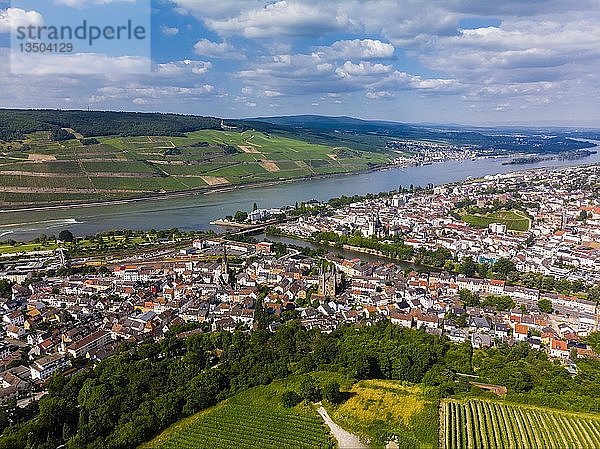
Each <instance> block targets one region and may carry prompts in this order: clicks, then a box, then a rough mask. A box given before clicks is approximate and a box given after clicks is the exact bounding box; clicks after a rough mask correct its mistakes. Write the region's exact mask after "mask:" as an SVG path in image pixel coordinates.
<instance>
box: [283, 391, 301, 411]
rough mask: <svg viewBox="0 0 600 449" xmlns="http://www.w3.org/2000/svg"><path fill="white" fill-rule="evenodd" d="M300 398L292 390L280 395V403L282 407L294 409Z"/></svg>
mask: <svg viewBox="0 0 600 449" xmlns="http://www.w3.org/2000/svg"><path fill="white" fill-rule="evenodd" d="M301 400H302V398H301V397H300V395H299V394H298V393H296V392H295V391H293V390H287V391H284V392H283V394H282V395H281V402H282V404H283V406H284V407H294V406H295V405H298V404H299V403H300V401H301Z"/></svg>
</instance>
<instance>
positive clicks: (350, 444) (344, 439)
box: [317, 407, 368, 449]
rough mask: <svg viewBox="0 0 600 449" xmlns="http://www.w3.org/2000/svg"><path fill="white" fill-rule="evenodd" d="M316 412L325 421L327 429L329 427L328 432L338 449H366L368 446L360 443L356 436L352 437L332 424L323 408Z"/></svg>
mask: <svg viewBox="0 0 600 449" xmlns="http://www.w3.org/2000/svg"><path fill="white" fill-rule="evenodd" d="M317 411H318V412H319V415H321V417H322V418H323V421H325V424H327V427H329V430H330V431H331V433H332V434H333V436H334V437H335V439H336V440H337V442H338V448H339V449H367V448H368V446H365V445H364V444H363V443H361V442H360V440H359V439H358V437H357V436H356V435H353V434H351V433H350V432H347V431H345V430H344V429H342V428H341V427H340V426H338V425H337V424H336V423H334V422H333V420H332V419H331V418H330V417H329V414H328V413H327V410H325V409H324V408H323V407H319V410H317Z"/></svg>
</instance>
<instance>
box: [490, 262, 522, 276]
mask: <svg viewBox="0 0 600 449" xmlns="http://www.w3.org/2000/svg"><path fill="white" fill-rule="evenodd" d="M516 269H517V268H516V266H515V264H514V262H513V261H511V260H509V259H506V258H504V257H503V258H501V259H498V261H496V263H495V264H494V265H493V266H492V270H493V271H494V272H495V273H498V274H500V275H501V276H502V277H503V278H504V279H506V277H507V276H508V275H509V274H510V273H512V272H513V271H516Z"/></svg>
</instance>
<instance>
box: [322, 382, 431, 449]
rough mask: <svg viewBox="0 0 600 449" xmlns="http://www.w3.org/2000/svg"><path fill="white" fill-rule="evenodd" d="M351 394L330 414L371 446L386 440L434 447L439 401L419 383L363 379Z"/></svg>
mask: <svg viewBox="0 0 600 449" xmlns="http://www.w3.org/2000/svg"><path fill="white" fill-rule="evenodd" d="M349 393H350V397H349V399H348V400H347V401H345V402H344V403H342V404H341V405H340V406H338V407H337V408H334V409H333V410H332V412H331V413H330V414H331V417H332V418H333V419H334V420H335V421H336V423H338V424H339V425H341V426H342V427H344V428H345V429H346V430H349V431H351V432H353V433H355V434H357V435H360V436H362V438H363V439H365V440H368V441H370V442H371V445H372V446H373V447H384V445H385V443H386V442H387V440H388V439H390V438H392V439H395V440H397V442H398V445H399V446H400V447H401V448H423V449H425V448H429V449H433V448H437V446H438V431H437V429H438V425H437V420H438V401H437V399H435V395H433V394H431V391H429V390H427V389H425V387H421V386H419V385H412V384H405V383H402V382H398V381H389V380H363V381H360V382H358V383H357V384H355V385H354V386H352V388H351V389H350V391H349Z"/></svg>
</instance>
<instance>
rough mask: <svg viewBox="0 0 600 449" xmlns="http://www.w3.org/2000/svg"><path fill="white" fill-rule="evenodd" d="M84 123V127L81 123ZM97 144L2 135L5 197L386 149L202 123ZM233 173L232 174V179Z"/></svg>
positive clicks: (154, 182) (305, 170)
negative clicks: (173, 132)
mask: <svg viewBox="0 0 600 449" xmlns="http://www.w3.org/2000/svg"><path fill="white" fill-rule="evenodd" d="M75 131H77V130H75ZM97 140H98V142H100V143H98V144H95V145H83V144H82V143H81V142H80V141H79V140H76V139H73V140H68V141H63V142H54V141H51V140H49V133H47V132H36V133H33V134H30V135H28V136H27V138H26V139H25V140H24V141H22V142H10V143H6V142H0V193H3V194H4V195H0V205H1V204H3V205H13V204H15V205H18V204H35V203H60V202H65V201H78V200H81V201H87V200H89V199H90V195H93V196H94V199H95V200H107V199H115V198H126V197H131V196H133V195H135V196H143V195H144V194H150V193H158V192H172V191H180V190H188V189H197V188H205V187H207V186H208V184H207V182H205V181H204V180H203V179H202V178H201V176H212V177H215V178H222V180H224V181H223V182H221V184H245V183H252V182H261V181H277V180H283V179H292V178H299V177H306V176H315V175H323V174H334V173H346V172H352V171H359V170H365V169H368V168H370V167H373V166H375V165H380V164H386V163H388V162H390V159H389V158H388V156H387V155H385V154H382V153H376V152H364V151H357V150H351V149H348V148H336V147H330V146H326V145H317V144H310V143H307V142H304V141H301V140H296V139H291V138H287V137H282V136H277V135H267V134H264V133H260V132H254V131H245V132H235V131H217V130H202V131H196V132H191V133H187V134H186V135H185V137H168V136H162V137H161V136H140V137H98V138H97ZM225 181H226V182H225Z"/></svg>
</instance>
